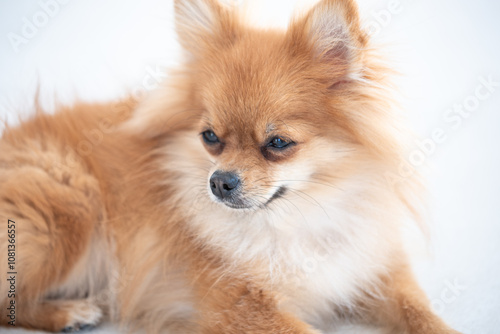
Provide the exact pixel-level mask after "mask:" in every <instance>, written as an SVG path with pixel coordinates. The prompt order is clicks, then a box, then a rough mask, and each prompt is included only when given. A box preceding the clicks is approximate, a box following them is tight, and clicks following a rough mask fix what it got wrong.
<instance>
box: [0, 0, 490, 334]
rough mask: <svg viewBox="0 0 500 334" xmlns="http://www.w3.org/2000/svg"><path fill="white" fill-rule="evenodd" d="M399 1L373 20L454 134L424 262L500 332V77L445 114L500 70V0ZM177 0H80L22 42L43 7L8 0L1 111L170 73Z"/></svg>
mask: <svg viewBox="0 0 500 334" xmlns="http://www.w3.org/2000/svg"><path fill="white" fill-rule="evenodd" d="M48 1H49V0H42V2H43V3H46V2H48ZM226 1H231V0H226ZM293 2H294V1H286V0H279V1H278V0H273V1H272V2H268V3H267V4H266V2H265V1H264V0H259V1H256V0H253V1H252V2H251V3H252V7H254V6H256V4H257V3H259V4H260V7H261V9H260V10H258V11H255V12H256V13H257V14H258V15H257V17H258V19H259V21H262V22H273V23H274V24H281V25H282V24H283V23H284V22H286V21H287V18H288V14H289V13H290V9H291V8H293ZM300 2H301V3H303V4H304V3H307V2H308V1H307V0H302V1H300ZM391 2H393V1H390V0H386V1H380V0H362V1H360V7H361V9H362V12H363V14H364V17H365V24H366V26H369V27H371V29H373V31H375V33H376V36H375V38H377V39H379V40H380V41H383V42H385V43H387V44H388V46H387V49H386V50H387V53H388V54H389V55H390V58H391V59H392V61H393V64H394V67H395V68H396V69H398V70H399V71H400V72H401V73H402V74H403V76H402V77H401V78H400V79H398V86H399V88H400V90H401V92H402V93H403V95H404V106H405V107H406V110H407V111H408V112H409V118H410V119H411V120H412V122H413V125H414V129H415V130H416V131H417V132H418V133H419V134H420V135H421V136H422V137H423V138H430V136H431V135H432V132H433V131H434V130H435V129H438V128H440V129H442V130H443V131H444V132H445V134H446V141H445V142H444V143H440V144H437V145H436V149H435V152H433V153H432V154H428V155H427V158H426V160H427V163H429V165H430V166H432V167H431V168H425V170H423V172H424V173H425V174H427V175H428V179H429V189H430V194H431V207H432V216H433V219H432V220H433V227H432V233H433V234H432V235H433V238H432V239H433V241H432V245H433V247H432V250H433V251H432V254H433V256H432V258H431V259H425V260H422V259H420V260H418V261H417V265H416V269H417V273H418V276H419V279H420V281H421V282H422V284H423V286H424V288H425V290H426V291H427V292H428V294H429V296H430V298H431V300H432V301H433V305H435V307H436V310H437V311H438V313H439V314H440V315H441V316H443V317H444V318H445V319H446V320H447V321H448V322H449V323H450V324H452V325H453V326H454V327H455V328H456V329H458V330H461V331H463V332H464V333H467V334H498V333H499V329H498V328H500V316H499V314H500V174H499V172H498V171H500V153H499V152H500V149H499V148H498V146H499V144H500V134H499V131H498V128H499V126H500V108H499V107H500V86H498V87H496V89H495V91H494V92H493V93H491V95H490V96H489V97H488V98H486V99H484V100H483V101H480V103H479V106H478V107H477V109H476V110H475V111H473V112H471V114H470V116H469V117H468V118H466V119H463V122H462V123H461V124H460V125H459V126H457V127H456V128H453V127H452V126H451V125H452V123H450V122H446V121H445V120H444V118H443V117H444V115H445V114H446V112H447V110H448V109H449V108H453V106H454V104H456V103H463V102H464V101H466V100H467V101H469V100H470V99H469V97H470V96H472V95H474V93H475V90H476V87H477V86H479V85H480V80H479V77H484V78H487V77H489V76H491V77H492V79H493V81H496V82H500V46H499V43H498V42H499V38H500V36H499V35H500V21H498V20H497V16H498V14H499V13H500V3H499V2H494V1H488V0H479V1H474V2H472V1H467V0H457V1H452V0H441V1H439V2H438V1H434V0H418V1H417V0H400V1H399V5H398V6H396V8H397V10H396V11H394V10H393V14H392V15H391V18H388V17H387V15H386V16H385V17H384V18H383V19H384V20H383V21H380V17H379V21H377V18H376V15H374V13H380V11H382V10H383V11H386V10H388V9H390V8H392V7H391V5H390V3H391ZM171 6H172V2H171V1H167V0H143V1H133V0H108V1H98V0H86V1H79V2H77V1H69V2H68V4H65V5H60V8H59V10H58V12H57V13H55V14H54V15H53V17H50V18H49V19H48V22H47V24H46V25H45V26H43V27H40V28H38V31H37V32H36V33H33V36H32V37H30V38H29V39H27V43H26V44H21V45H19V50H18V52H15V50H14V48H13V47H12V45H11V43H10V42H9V39H8V34H9V33H16V34H18V35H20V36H22V27H23V25H24V24H25V23H24V22H25V21H23V20H24V18H26V19H28V20H29V21H31V22H33V16H34V15H35V16H36V15H40V14H39V12H40V11H41V10H42V9H41V6H40V4H39V1H36V0H18V1H16V2H13V1H2V2H0V73H1V75H0V117H1V118H2V119H8V120H9V121H11V122H13V121H15V119H16V117H17V115H20V114H26V113H29V110H30V105H31V104H32V102H33V96H34V92H35V87H36V85H37V84H40V93H41V94H40V96H41V99H42V104H43V105H44V106H46V107H47V108H51V107H53V103H52V101H53V100H54V98H56V99H57V100H58V101H62V102H65V103H70V102H71V101H73V100H75V99H76V98H80V99H82V100H87V101H91V100H107V99H110V98H115V97H118V96H120V95H123V94H124V93H125V92H126V90H129V91H130V90H132V91H133V92H135V93H136V94H141V93H143V92H144V91H147V90H148V89H150V88H152V87H153V86H154V85H155V83H156V80H157V79H158V80H159V79H161V74H159V72H158V70H160V69H161V68H162V67H164V66H170V65H173V64H175V60H176V55H177V52H178V46H177V44H176V42H175V35H174V33H173V27H172V8H171ZM257 8H258V7H257ZM284 8H285V9H286V10H285V9H284ZM481 92H486V91H485V90H484V89H483V90H482V91H481ZM468 99H469V100H468ZM470 101H472V100H470ZM0 154H1V152H0ZM450 284H458V285H460V286H461V287H460V288H459V289H455V290H453V289H450V288H449V287H448V286H449V285H450ZM110 331H111V330H110V329H109V327H104V328H101V329H99V330H98V331H97V332H96V333H109V332H110ZM0 332H7V330H5V329H3V328H2V329H0ZM8 332H9V333H10V331H8ZM15 333H19V332H17V331H16V332H15Z"/></svg>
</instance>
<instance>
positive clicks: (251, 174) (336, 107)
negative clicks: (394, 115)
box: [156, 0, 393, 209]
mask: <svg viewBox="0 0 500 334" xmlns="http://www.w3.org/2000/svg"><path fill="white" fill-rule="evenodd" d="M175 9H176V24H177V32H178V35H179V41H180V43H181V45H182V47H183V49H184V51H185V53H184V56H185V58H186V59H187V66H186V70H185V73H184V74H183V76H184V79H183V80H184V82H183V83H182V85H184V86H183V92H182V93H179V94H180V95H182V96H183V97H182V98H180V97H178V96H172V97H171V98H172V99H174V100H175V99H180V100H179V101H180V103H179V105H180V106H182V108H183V109H184V110H189V111H190V113H191V114H193V113H194V114H195V115H196V117H194V118H193V117H184V119H189V120H190V121H189V122H187V123H189V124H187V125H186V122H184V123H183V124H184V125H186V126H193V125H192V122H191V120H196V121H195V122H193V123H194V126H195V127H196V132H197V133H198V134H199V145H203V147H204V149H205V150H206V152H208V154H209V157H210V160H211V161H212V167H211V168H210V170H209V173H208V175H207V176H206V187H207V189H209V191H208V193H209V196H210V197H211V198H212V199H213V200H214V201H216V202H220V203H224V204H225V205H226V206H228V207H230V208H233V209H259V208H264V207H267V206H268V205H269V204H270V203H272V202H273V201H275V200H276V199H277V198H280V197H283V196H287V194H290V193H295V194H299V192H301V191H303V190H304V189H305V188H312V187H314V186H315V185H316V184H319V183H323V184H325V183H329V182H330V183H331V182H332V179H341V178H343V177H346V175H348V174H349V173H351V170H352V168H354V167H355V164H356V163H360V164H361V163H363V162H361V160H363V159H358V160H356V159H352V158H351V159H346V158H345V157H346V156H350V155H352V151H353V150H361V151H363V152H364V154H370V155H373V156H380V157H381V156H384V155H386V153H388V152H389V151H391V149H392V148H393V146H392V143H391V138H390V136H386V135H387V133H388V132H387V131H385V129H387V124H385V121H386V118H385V115H384V108H386V107H387V104H385V102H384V101H383V100H382V99H380V97H379V96H376V95H377V94H378V93H374V92H378V91H377V90H376V89H377V88H376V87H377V86H378V82H377V80H379V78H377V77H376V75H377V69H376V68H374V67H373V66H371V65H370V64H369V63H368V61H367V59H368V58H369V57H368V56H367V52H368V51H367V43H368V42H367V37H366V35H365V34H364V33H363V31H362V29H361V28H360V24H359V18H358V13H357V8H356V5H355V4H354V2H353V1H352V0H323V1H321V2H320V3H318V4H317V5H316V6H315V7H313V8H312V9H311V10H310V11H309V12H308V13H306V15H304V16H302V17H300V18H297V19H294V20H293V21H292V22H291V24H290V26H289V28H288V29H287V31H273V30H260V29H255V28H250V27H247V26H245V25H243V24H242V23H241V21H240V20H239V18H238V15H237V14H236V12H235V11H234V10H233V9H232V8H230V7H226V6H224V5H222V4H219V3H218V2H217V1H215V0H176V1H175ZM174 84H175V83H174ZM179 84H180V83H179ZM162 112H165V113H168V111H162ZM183 115H184V114H183ZM169 117H171V115H170V116H169ZM176 117H177V116H176ZM174 118H175V117H174ZM156 123H158V124H162V122H160V121H156ZM181 123H182V122H181Z"/></svg>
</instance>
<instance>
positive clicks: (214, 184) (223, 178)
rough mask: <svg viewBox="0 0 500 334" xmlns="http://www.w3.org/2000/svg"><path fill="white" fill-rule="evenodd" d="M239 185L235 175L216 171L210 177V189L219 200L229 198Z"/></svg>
mask: <svg viewBox="0 0 500 334" xmlns="http://www.w3.org/2000/svg"><path fill="white" fill-rule="evenodd" d="M239 184H240V179H239V178H238V176H237V175H236V174H235V173H230V172H222V171H216V172H215V173H213V174H212V176H211V177H210V189H212V193H213V194H214V195H215V196H217V197H218V198H220V199H224V198H227V197H228V196H230V195H231V194H232V193H233V192H234V191H235V190H236V189H237V188H238V186H239Z"/></svg>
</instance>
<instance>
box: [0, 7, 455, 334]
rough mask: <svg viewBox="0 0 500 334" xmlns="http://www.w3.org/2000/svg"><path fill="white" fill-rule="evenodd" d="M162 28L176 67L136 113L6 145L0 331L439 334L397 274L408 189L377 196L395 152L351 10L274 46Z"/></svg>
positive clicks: (206, 13)
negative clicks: (118, 327)
mask: <svg viewBox="0 0 500 334" xmlns="http://www.w3.org/2000/svg"><path fill="white" fill-rule="evenodd" d="M175 9H176V24H177V31H178V34H179V40H180V42H181V44H182V46H183V49H184V51H185V54H184V55H185V60H186V61H185V64H184V66H183V67H182V68H180V69H178V71H177V72H176V73H173V74H172V75H171V77H170V80H169V82H168V83H167V84H165V86H164V87H162V88H161V89H159V90H158V91H157V92H155V93H154V94H152V95H151V96H150V97H149V98H147V99H146V100H144V101H141V102H140V103H139V104H136V103H134V102H133V101H124V102H123V103H119V104H117V103H111V104H108V105H90V104H89V105H87V104H78V105H76V106H75V107H72V108H60V109H61V110H59V111H58V112H57V113H56V114H54V115H49V114H44V113H41V112H39V113H37V115H36V116H35V117H33V118H32V119H30V120H27V121H24V122H23V123H22V124H21V125H20V126H18V127H15V128H8V129H6V130H5V131H4V133H3V137H2V139H1V141H0V152H1V153H2V154H1V156H0V216H1V219H2V221H3V222H2V224H3V226H4V228H3V229H2V233H1V234H0V250H1V251H0V253H1V254H2V257H1V258H0V266H1V268H0V269H1V271H2V280H1V283H0V284H1V285H0V290H1V291H0V304H1V310H2V311H1V313H2V317H1V323H2V324H3V325H5V326H9V325H12V324H13V323H14V324H15V325H16V326H21V327H27V328H35V329H42V330H46V331H53V332H58V331H66V332H71V331H78V330H81V329H86V328H88V327H89V326H93V325H96V324H98V323H99V321H100V320H101V319H102V318H103V317H109V318H110V319H111V320H112V321H116V322H117V323H120V324H122V325H123V326H124V330H125V329H126V330H130V331H133V330H136V329H142V330H144V331H145V332H146V333H157V332H163V331H165V332H169V333H204V334H212V333H213V334H215V333H283V334H284V333H287V334H288V333H294V334H299V333H300V334H313V333H316V334H318V333H332V332H335V331H336V330H338V328H339V327H338V326H339V324H342V323H346V322H350V323H359V324H366V325H369V326H372V328H378V329H379V330H380V331H382V332H383V333H409V334H445V333H457V332H455V331H454V330H452V329H451V328H449V327H448V326H447V325H446V324H445V323H444V322H443V321H442V320H441V319H440V318H439V317H437V316H436V315H435V314H434V313H433V312H432V310H431V308H430V306H429V302H428V300H427V299H426V296H425V295H424V293H423V292H422V291H421V289H420V288H419V286H418V285H417V283H416V282H415V279H414V278H413V275H412V273H411V268H410V267H409V263H408V260H407V259H406V256H405V254H404V250H403V242H402V239H401V237H400V229H401V226H402V223H403V221H405V220H406V219H407V217H408V216H411V215H414V214H415V213H416V209H415V207H417V206H418V204H416V203H418V202H417V197H418V182H417V181H416V180H415V178H414V177H411V176H408V175H407V177H406V178H401V177H399V178H397V179H398V182H392V181H391V180H392V179H394V178H391V177H388V176H398V175H400V171H399V168H400V163H401V161H402V156H403V151H404V147H403V146H404V145H402V144H403V143H404V140H403V138H404V136H402V135H400V134H398V133H399V132H401V131H399V130H400V129H399V128H398V124H397V123H396V122H395V117H394V115H392V114H391V112H390V110H391V108H392V106H391V102H390V96H388V94H389V93H388V90H387V89H386V87H387V84H386V83H385V77H386V76H387V73H389V72H388V70H387V69H386V68H384V67H383V66H380V65H378V64H377V61H376V60H377V57H376V55H375V54H374V53H373V51H372V48H371V46H370V44H369V40H368V37H367V35H366V34H365V33H364V32H363V31H362V29H361V27H360V23H359V18H358V12H357V7H356V5H355V3H354V2H353V1H352V0H322V1H321V2H319V3H318V4H317V5H316V6H315V7H313V8H312V9H311V10H310V11H309V12H308V13H306V14H305V15H304V16H302V17H300V18H296V19H294V20H293V21H292V22H291V24H290V26H289V28H288V30H287V31H272V30H259V29H256V28H250V27H248V26H246V25H245V24H244V23H243V22H242V20H241V19H239V15H238V14H237V13H236V12H235V11H234V10H233V9H231V8H229V7H226V6H224V5H222V4H219V3H217V2H216V1H215V0H176V1H175ZM8 220H10V221H9V227H8V229H9V230H7V228H6V227H5V226H6V225H7V222H8ZM7 254H9V257H8V256H7ZM11 255H12V256H11ZM12 271H15V273H16V274H14V276H7V279H9V281H7V280H6V279H5V278H4V276H3V275H6V273H8V272H12ZM13 305H14V306H13ZM12 309H14V311H12ZM358 332H359V331H358Z"/></svg>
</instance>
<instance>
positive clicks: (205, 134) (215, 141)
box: [200, 129, 220, 145]
mask: <svg viewBox="0 0 500 334" xmlns="http://www.w3.org/2000/svg"><path fill="white" fill-rule="evenodd" d="M208 133H212V134H213V135H214V137H215V140H213V141H212V140H210V139H209V138H208V137H207V134H208ZM200 135H201V137H202V138H203V141H204V142H205V143H207V144H208V145H215V144H218V143H220V140H219V137H217V135H216V134H215V132H214V131H213V130H210V129H208V130H205V131H203V132H201V133H200Z"/></svg>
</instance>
